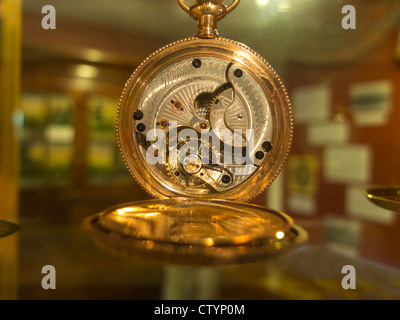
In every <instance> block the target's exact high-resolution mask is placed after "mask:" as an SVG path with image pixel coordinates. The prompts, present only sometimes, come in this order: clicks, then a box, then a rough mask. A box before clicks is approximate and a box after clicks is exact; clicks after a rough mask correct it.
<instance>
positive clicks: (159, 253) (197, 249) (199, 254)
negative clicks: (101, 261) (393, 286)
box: [82, 215, 308, 266]
mask: <svg viewBox="0 0 400 320" xmlns="http://www.w3.org/2000/svg"><path fill="white" fill-rule="evenodd" d="M98 221H99V219H98V215H94V216H90V217H88V218H86V219H85V220H83V222H82V229H83V230H84V232H86V233H87V234H88V235H89V237H90V238H91V240H92V241H93V242H94V243H95V244H96V245H97V246H98V247H99V248H100V249H102V250H104V251H106V252H109V253H111V254H114V255H118V256H123V257H125V258H143V259H149V260H151V261H153V262H155V263H169V264H175V265H185V266H227V265H237V264H246V263H255V262H265V261H268V260H271V259H275V258H277V257H279V256H282V255H284V254H287V253H289V252H290V251H292V250H294V249H296V248H298V247H300V246H302V245H303V244H305V243H306V242H307V240H308V234H307V232H306V231H305V230H304V229H303V228H301V227H299V226H293V227H292V230H291V231H292V234H293V237H292V239H290V241H287V242H286V243H285V242H284V241H281V242H277V243H276V244H279V245H276V246H275V248H273V249H271V248H272V246H266V245H263V244H258V245H253V246H249V245H247V246H246V245H236V246H212V247H204V246H193V245H181V244H179V245H175V244H167V243H155V242H154V241H148V240H147V241H146V240H136V239H134V238H128V237H124V236H121V235H120V234H117V233H115V232H112V231H110V230H107V229H104V228H103V227H102V226H101V225H99V224H98Z"/></svg>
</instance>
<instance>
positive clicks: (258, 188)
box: [85, 0, 306, 264]
mask: <svg viewBox="0 0 400 320" xmlns="http://www.w3.org/2000/svg"><path fill="white" fill-rule="evenodd" d="M239 1H240V0H233V1H232V2H231V4H230V5H228V6H226V5H225V4H223V0H196V1H195V3H194V4H193V5H192V6H188V5H187V4H186V2H185V1H184V0H178V3H179V5H180V6H181V7H182V8H183V9H184V10H185V11H186V12H187V13H189V14H190V15H191V16H192V17H193V18H194V19H196V20H197V21H198V33H197V35H196V37H193V38H189V39H184V40H180V41H177V42H174V43H172V44H169V45H167V46H165V47H163V48H161V49H159V50H158V51H156V52H154V53H153V54H152V55H150V56H149V57H148V58H147V59H146V60H145V61H143V63H142V64H141V65H140V66H139V67H138V68H137V69H136V70H135V71H134V72H133V74H132V75H131V77H130V78H129V80H128V81H127V83H126V84H125V88H124V90H123V93H122V97H121V100H120V104H119V107H118V114H117V134H118V142H119V147H120V149H121V152H122V156H123V158H124V161H125V164H126V166H127V168H128V169H129V171H130V173H131V174H132V175H133V177H134V178H135V179H136V181H137V182H138V183H139V185H141V186H142V187H143V188H144V189H145V190H146V191H147V192H148V193H149V194H150V195H152V196H153V197H155V198H156V200H147V201H141V202H135V203H129V204H123V205H120V206H116V207H113V208H110V209H108V210H106V211H104V212H103V213H101V214H99V215H96V216H95V217H91V218H89V219H88V220H87V221H86V224H85V225H86V226H87V229H88V230H89V231H90V232H91V234H92V235H93V237H94V238H95V239H96V241H97V242H100V243H101V244H102V246H103V247H104V246H106V247H108V248H110V249H113V250H116V251H124V252H129V253H141V254H145V255H147V256H153V257H157V258H158V259H163V260H168V261H170V262H176V263H186V264H192V263H211V264H218V263H237V262H249V261H255V260H260V259H265V258H269V257H271V256H275V255H276V254H278V253H281V252H283V251H285V250H286V249H289V248H293V247H294V246H295V245H296V244H299V243H302V242H303V241H304V240H305V239H306V233H305V232H304V231H303V230H302V229H301V228H299V227H297V226H295V225H294V224H293V221H292V219H291V218H290V217H288V216H287V215H285V214H283V213H281V212H278V211H275V210H271V209H266V208H263V207H260V206H256V205H250V204H245V203H244V202H247V201H249V200H251V199H252V198H254V197H255V196H256V195H258V194H259V193H260V192H262V191H263V190H264V189H265V188H266V187H267V186H269V185H270V184H271V183H272V181H273V180H274V179H275V178H276V177H277V175H278V174H279V172H280V170H281V169H282V167H283V164H284V162H285V160H286V157H287V155H288V152H289V149H290V145H291V141H292V131H293V130H292V111H291V105H290V100H289V97H288V95H287V92H286V89H285V87H284V85H283V83H282V81H281V80H280V78H279V76H278V75H277V74H276V72H275V71H274V70H273V68H272V67H271V66H270V65H269V64H268V63H267V62H266V61H265V60H264V59H263V58H262V57H261V56H260V55H258V54H257V53H256V52H254V51H253V50H251V49H250V48H248V47H247V46H245V45H243V44H240V43H238V42H235V41H232V40H228V39H224V38H220V37H219V36H218V32H217V22H218V21H219V20H220V19H222V18H223V17H225V16H226V15H227V14H228V13H229V12H231V11H232V10H233V9H234V8H236V7H237V5H238V4H239Z"/></svg>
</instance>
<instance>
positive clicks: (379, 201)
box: [362, 186, 400, 212]
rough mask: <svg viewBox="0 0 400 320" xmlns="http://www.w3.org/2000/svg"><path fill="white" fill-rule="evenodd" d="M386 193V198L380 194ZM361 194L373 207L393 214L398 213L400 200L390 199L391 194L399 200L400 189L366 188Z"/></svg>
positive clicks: (394, 187) (393, 187)
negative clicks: (393, 212)
mask: <svg viewBox="0 0 400 320" xmlns="http://www.w3.org/2000/svg"><path fill="white" fill-rule="evenodd" d="M384 191H387V193H388V194H387V196H385V195H384V194H382V192H384ZM362 193H363V194H364V195H365V196H366V197H367V198H368V200H369V201H371V202H372V203H373V204H374V205H376V206H378V207H380V208H383V209H386V210H390V211H395V212H400V200H399V201H397V200H394V199H391V198H390V197H393V194H396V195H397V196H398V197H399V199H400V187H399V186H392V187H384V186H382V187H379V186H377V187H370V188H366V189H364V190H363V191H362Z"/></svg>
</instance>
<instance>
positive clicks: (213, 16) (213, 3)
mask: <svg viewBox="0 0 400 320" xmlns="http://www.w3.org/2000/svg"><path fill="white" fill-rule="evenodd" d="M223 2H224V0H196V3H195V4H193V5H192V6H190V7H189V6H188V5H187V4H186V3H185V0H178V3H179V5H180V6H181V7H182V9H183V10H185V11H186V12H187V13H189V14H190V16H191V17H192V18H194V19H195V20H197V26H198V28H199V30H198V31H197V34H196V36H197V37H199V38H205V39H210V38H217V37H218V31H217V24H218V21H219V20H221V19H222V18H224V17H225V16H226V15H227V14H228V13H230V12H231V11H232V10H233V9H235V8H236V7H237V6H238V4H239V2H240V0H233V1H232V3H231V4H230V5H229V6H226V5H224V4H223Z"/></svg>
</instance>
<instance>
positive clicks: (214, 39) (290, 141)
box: [116, 37, 294, 202]
mask: <svg viewBox="0 0 400 320" xmlns="http://www.w3.org/2000/svg"><path fill="white" fill-rule="evenodd" d="M195 40H201V41H204V40H205V41H223V42H227V43H231V44H233V45H236V46H239V47H240V48H241V49H243V50H246V51H248V52H249V53H251V54H252V55H254V56H256V57H257V58H258V59H260V60H261V61H262V62H263V63H264V64H265V65H266V66H267V67H268V68H269V69H270V70H271V71H272V73H273V74H274V76H275V78H276V80H277V81H278V83H279V85H280V88H281V90H282V93H283V95H284V97H285V100H286V102H287V105H288V109H289V110H288V111H289V114H288V117H289V122H290V133H289V141H288V145H287V148H286V154H285V156H284V159H283V161H282V163H281V165H280V166H279V168H278V169H277V170H276V173H275V174H274V176H273V177H272V178H271V181H270V182H269V184H267V185H266V186H265V187H264V188H260V190H259V192H258V193H256V194H255V195H254V196H253V197H251V198H248V199H246V200H245V202H250V201H251V200H253V199H255V198H256V197H257V196H259V195H260V194H261V193H262V192H263V191H264V190H266V189H267V188H268V187H269V186H270V185H271V183H272V182H273V181H275V179H276V178H277V177H278V175H279V174H280V172H281V171H282V169H283V166H284V164H285V163H286V161H287V158H288V157H289V154H290V150H291V148H292V144H293V134H294V133H293V131H294V126H293V122H294V117H293V107H292V103H291V100H290V97H289V94H288V92H287V89H286V87H285V85H284V83H283V81H282V80H281V78H280V77H279V75H278V73H277V72H276V71H275V69H274V68H273V67H272V66H271V64H270V63H269V62H268V61H266V60H265V59H264V58H263V57H262V56H261V55H260V54H258V53H257V52H256V51H254V50H253V49H251V48H250V47H248V46H246V45H245V44H242V43H240V42H237V41H234V40H230V39H226V38H220V37H218V38H213V39H202V38H198V37H191V38H185V39H181V40H178V41H174V42H172V43H170V44H167V45H166V46H164V47H161V48H160V49H158V50H157V51H155V52H153V53H152V54H150V55H149V56H148V57H147V58H146V59H145V60H143V61H142V63H141V64H140V65H139V66H138V67H137V68H136V69H135V70H134V71H133V73H132V74H131V76H130V77H129V79H128V80H127V81H126V83H125V86H124V88H123V91H122V94H121V97H120V100H119V104H118V109H117V117H116V119H117V120H116V134H117V142H118V147H119V150H120V153H121V155H122V159H123V161H124V164H125V166H126V167H127V169H128V171H129V173H130V174H131V176H132V177H133V178H134V180H135V181H136V182H137V183H138V185H139V186H141V188H142V189H143V190H145V192H146V193H148V194H149V195H150V196H151V197H153V198H156V199H157V198H159V196H158V195H157V194H155V193H153V192H152V191H151V190H149V189H148V188H147V187H146V186H145V185H144V184H142V183H141V182H140V181H139V179H138V178H137V177H136V176H135V174H134V173H133V172H132V170H131V169H130V167H129V165H128V163H127V161H126V159H125V155H124V153H123V151H122V146H121V138H120V134H119V114H120V111H121V107H122V103H123V100H124V98H125V95H126V94H127V89H128V87H129V85H130V83H131V82H132V80H133V79H134V77H135V76H136V75H137V74H138V73H139V72H140V70H141V69H142V68H143V67H144V66H145V65H146V64H147V63H148V61H149V60H150V59H152V58H153V57H154V56H156V55H158V54H159V53H160V52H162V51H164V50H166V49H168V48H170V47H172V46H175V45H177V44H181V43H185V42H191V41H195ZM159 199H160V198H159ZM161 199H162V198H161Z"/></svg>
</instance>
